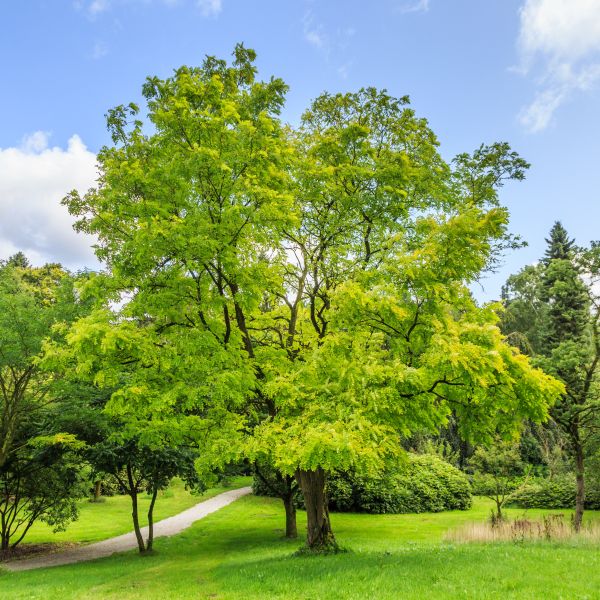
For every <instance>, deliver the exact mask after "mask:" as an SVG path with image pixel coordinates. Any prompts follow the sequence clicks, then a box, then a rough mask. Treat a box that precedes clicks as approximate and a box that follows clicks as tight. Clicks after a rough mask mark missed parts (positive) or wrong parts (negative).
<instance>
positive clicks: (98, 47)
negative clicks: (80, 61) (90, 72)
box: [92, 42, 108, 60]
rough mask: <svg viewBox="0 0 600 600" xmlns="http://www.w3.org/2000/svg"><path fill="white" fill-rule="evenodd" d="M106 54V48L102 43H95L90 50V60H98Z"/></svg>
mask: <svg viewBox="0 0 600 600" xmlns="http://www.w3.org/2000/svg"><path fill="white" fill-rule="evenodd" d="M107 54H108V46H107V45H106V44H105V43H104V42H96V43H95V44H94V47H93V48H92V58H93V59H94V60H100V59H101V58H104V57H105V56H106V55H107Z"/></svg>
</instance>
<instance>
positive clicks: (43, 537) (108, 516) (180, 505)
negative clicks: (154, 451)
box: [25, 477, 251, 544]
mask: <svg viewBox="0 0 600 600" xmlns="http://www.w3.org/2000/svg"><path fill="white" fill-rule="evenodd" d="M250 483H251V478H250V477H236V478H233V479H231V480H230V481H229V483H228V484H227V486H218V487H214V488H211V489H209V490H206V492H204V493H203V494H190V492H188V491H187V490H186V489H185V486H184V485H183V483H182V482H181V481H179V480H175V481H174V482H173V483H172V484H171V486H170V487H169V489H167V490H165V491H164V492H161V493H160V494H159V496H158V499H157V501H156V505H155V507H154V521H155V522H156V521H160V520H161V519H164V518H166V517H170V516H172V515H176V514H177V513H180V512H181V511H183V510H186V509H187V508H190V507H192V506H194V504H197V503H198V502H201V501H202V500H207V499H208V498H211V497H212V496H216V495H217V494H220V493H221V492H224V491H225V490H228V489H232V488H238V487H242V486H244V485H250ZM103 500H104V501H103V502H98V503H95V502H89V501H88V500H82V501H81V502H80V503H79V519H78V520H77V521H75V522H74V523H71V524H69V526H68V527H67V530H66V531H61V532H59V533H53V532H52V528H51V527H49V526H48V525H45V524H44V523H35V524H34V525H33V526H32V528H31V529H30V530H29V532H28V533H27V537H26V538H25V542H27V543H30V544H33V543H35V544H38V543H47V542H82V543H88V542H97V541H100V540H104V539H107V538H109V537H113V536H116V535H121V534H122V533H127V532H129V531H131V530H132V529H133V525H132V524H131V500H130V498H129V496H109V497H107V498H103ZM149 504H150V497H149V496H147V495H142V496H140V498H139V511H140V521H141V524H142V526H145V525H147V524H148V520H147V518H146V513H147V511H148V506H149Z"/></svg>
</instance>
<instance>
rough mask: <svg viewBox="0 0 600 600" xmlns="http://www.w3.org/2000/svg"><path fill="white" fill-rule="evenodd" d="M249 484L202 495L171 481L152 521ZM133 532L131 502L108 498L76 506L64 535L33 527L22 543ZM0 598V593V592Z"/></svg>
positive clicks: (244, 480)
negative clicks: (75, 517)
mask: <svg viewBox="0 0 600 600" xmlns="http://www.w3.org/2000/svg"><path fill="white" fill-rule="evenodd" d="M251 483H252V478H251V477H235V478H232V479H230V480H229V482H228V483H227V485H226V486H223V485H221V486H217V487H214V488H210V489H209V490H206V491H205V492H204V493H203V494H191V493H190V492H189V491H188V490H186V489H185V486H184V484H183V483H182V482H181V481H180V480H177V479H176V480H174V481H173V483H172V484H171V486H170V487H169V488H168V489H167V490H165V491H164V492H160V493H159V496H158V498H157V500H156V505H155V507H154V521H155V522H156V521H160V520H161V519H164V518H166V517H170V516H172V515H176V514H178V513H180V512H182V511H184V510H186V509H187V508H190V507H192V506H194V505H195V504H198V502H202V500H207V499H208V498H212V497H213V496H216V495H217V494H220V493H221V492H224V491H226V490H228V489H233V488H239V487H243V486H245V485H250V484H251ZM138 505H139V511H140V522H141V524H142V526H145V525H147V524H148V519H147V512H148V506H149V505H150V496H148V495H146V494H142V495H140V497H139V500H138ZM132 530H133V525H132V522H131V499H130V498H129V496H109V497H106V498H103V501H102V502H98V503H95V502H90V501H89V500H82V501H81V502H79V519H78V520H77V521H74V522H73V523H70V524H69V525H68V527H67V529H66V531H61V532H58V533H53V532H52V527H50V526H48V525H45V524H44V523H35V524H34V525H33V526H32V528H31V529H30V530H29V532H28V533H27V536H26V538H25V540H24V542H26V543H30V544H33V543H36V544H37V543H44V542H83V543H88V542H97V541H99V540H104V539H107V538H109V537H113V536H116V535H121V534H122V533H127V532H129V531H132ZM0 598H2V592H1V590H0Z"/></svg>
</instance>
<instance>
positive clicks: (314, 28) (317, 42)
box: [302, 10, 329, 50]
mask: <svg viewBox="0 0 600 600" xmlns="http://www.w3.org/2000/svg"><path fill="white" fill-rule="evenodd" d="M302 25H303V31H304V39H305V40H306V41H307V42H308V43H309V44H310V45H311V46H314V47H315V48H320V49H324V50H326V49H327V47H328V45H329V40H328V39H327V36H326V35H325V33H324V32H323V25H322V24H321V23H316V22H315V18H314V15H313V13H312V11H311V10H307V11H306V13H304V18H303V19H302Z"/></svg>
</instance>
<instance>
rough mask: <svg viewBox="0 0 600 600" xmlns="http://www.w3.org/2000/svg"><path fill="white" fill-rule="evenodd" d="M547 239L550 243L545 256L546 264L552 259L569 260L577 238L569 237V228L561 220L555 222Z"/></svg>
mask: <svg viewBox="0 0 600 600" xmlns="http://www.w3.org/2000/svg"><path fill="white" fill-rule="evenodd" d="M545 239H546V243H547V244H548V248H546V252H545V254H544V258H543V262H544V263H545V264H548V263H549V262H550V261H551V260H557V259H561V260H568V259H569V258H570V257H571V254H572V252H573V245H574V243H575V240H572V239H571V240H570V239H569V235H568V233H567V230H566V229H565V228H564V227H563V226H562V223H561V222H560V221H556V222H555V223H554V225H553V226H552V229H551V230H550V237H549V238H545Z"/></svg>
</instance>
